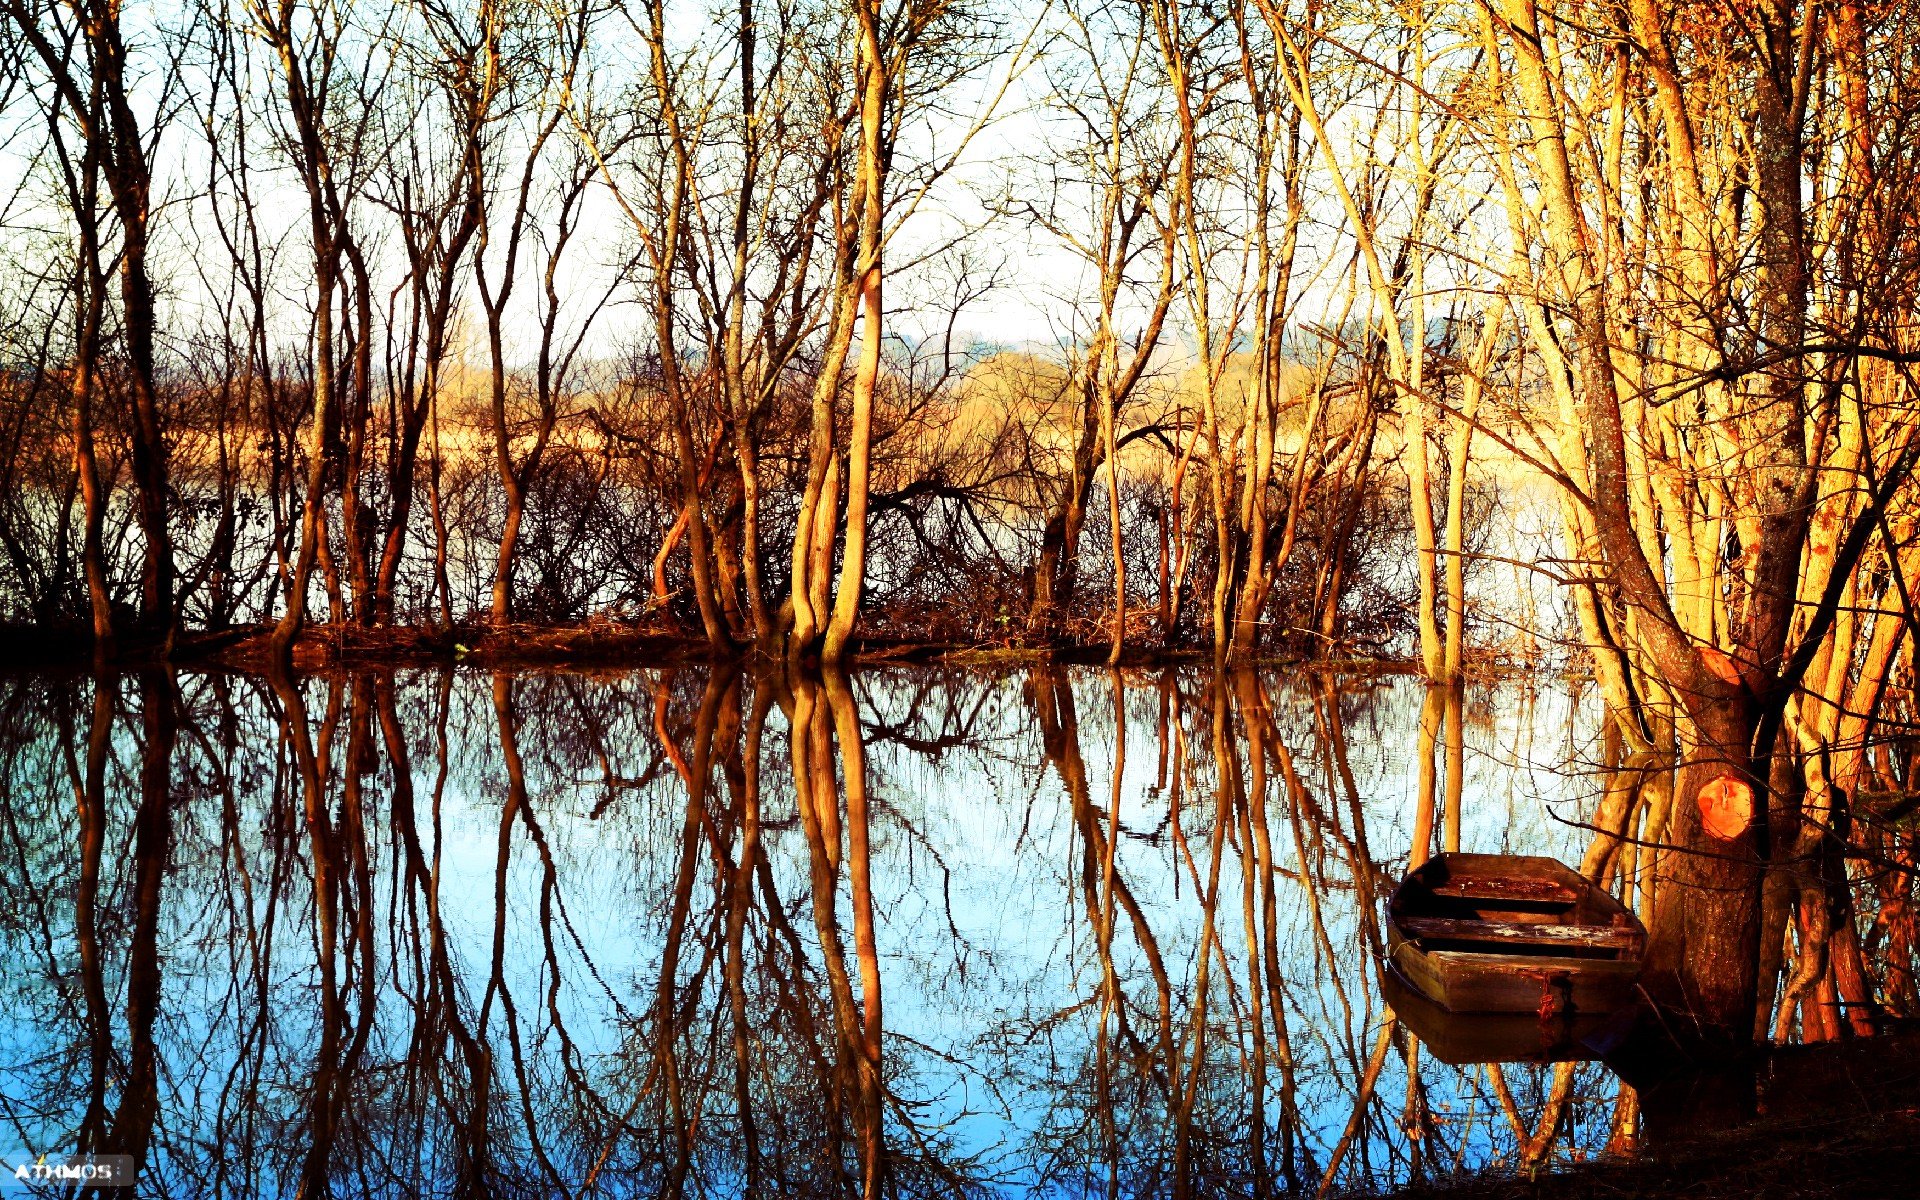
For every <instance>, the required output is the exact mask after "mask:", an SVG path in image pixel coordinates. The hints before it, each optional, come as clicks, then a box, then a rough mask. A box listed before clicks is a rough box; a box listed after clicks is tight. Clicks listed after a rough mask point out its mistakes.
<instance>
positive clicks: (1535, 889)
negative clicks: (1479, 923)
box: [1430, 876, 1580, 904]
mask: <svg viewBox="0 0 1920 1200" xmlns="http://www.w3.org/2000/svg"><path fill="white" fill-rule="evenodd" d="M1430 890H1431V891H1432V892H1433V894H1434V895H1436V896H1442V897H1445V898H1447V899H1449V900H1524V901H1526V902H1528V903H1530V904H1573V903H1575V902H1577V901H1578V900H1579V899H1580V893H1579V892H1577V891H1575V890H1574V889H1573V888H1570V887H1568V886H1567V885H1566V884H1564V883H1556V882H1555V881H1553V880H1551V879H1512V878H1504V879H1503V878H1490V879H1489V878H1479V879H1476V878H1474V877H1473V876H1466V877H1464V878H1462V877H1460V876H1455V877H1454V878H1451V879H1448V880H1446V881H1445V882H1442V883H1436V884H1434V885H1433V886H1432V888H1431V889H1430Z"/></svg>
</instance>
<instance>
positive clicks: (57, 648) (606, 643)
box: [0, 621, 1530, 675]
mask: <svg viewBox="0 0 1920 1200" xmlns="http://www.w3.org/2000/svg"><path fill="white" fill-rule="evenodd" d="M271 633H272V627H271V626H268V625H245V626H234V627H231V628H228V629H222V630H188V631H183V632H181V633H179V634H178V635H176V637H175V640H174V644H173V647H172V650H171V653H162V647H161V646H160V644H159V643H158V642H157V641H155V640H153V639H151V638H142V637H140V636H139V635H128V636H126V637H125V638H124V639H122V640H121V641H120V643H119V645H118V646H117V647H116V648H115V651H114V653H113V654H112V655H110V656H109V657H108V658H106V659H105V660H104V662H99V661H96V659H95V656H94V653H93V641H92V636H91V632H90V631H88V630H86V629H81V628H73V627H60V626H51V627H50V626H41V625H27V624H20V625H0V664H4V667H5V669H10V670H63V669H64V670H81V671H90V670H93V669H95V668H97V667H101V666H104V667H106V668H110V669H113V670H117V671H137V670H140V669H143V668H152V667H158V666H162V665H164V666H169V667H174V668H187V669H194V670H230V671H239V672H244V673H265V672H268V671H270V670H271V663H270V661H269V654H268V649H267V647H268V638H269V637H270V636H271ZM1108 648H1109V647H1108V644H1107V643H1106V642H1105V641H1099V642H1091V643H1089V642H1079V641H1070V640H1062V641H1059V642H1054V643H1051V644H1046V643H1031V644H1004V645H985V646H983V645H978V644H966V643H959V642H951V641H939V640H932V639H911V638H905V637H888V636H868V637H864V638H858V639H856V640H855V642H854V644H853V652H852V654H851V655H850V657H849V659H848V663H847V665H848V666H850V667H874V666H886V665H890V664H899V665H918V666H950V667H961V668H993V667H1012V666H1027V665H1037V664H1045V663H1052V664H1057V665H1061V666H1104V665H1106V660H1107V653H1108ZM778 661H779V660H778V659H776V658H771V657H768V656H765V655H756V654H755V653H754V649H753V647H752V645H751V644H748V645H744V646H741V647H739V648H738V649H737V650H736V652H735V653H733V654H731V655H716V654H714V653H713V652H712V650H711V648H710V647H709V646H708V645H707V643H706V640H705V639H704V638H703V637H700V636H698V635H697V634H689V633H687V632H685V631H683V630H679V629H673V628H667V627H658V626H652V627H650V626H640V625H626V624H614V623H610V622H596V623H587V624H573V625H534V624H527V625H517V624H516V625H507V626H496V625H492V624H490V623H487V622H481V621H473V622H462V623H456V624H454V625H452V626H445V627H443V626H427V625H394V626H380V627H365V626H358V625H329V624H320V625H309V626H308V627H307V628H306V629H305V630H304V631H303V632H302V633H301V635H300V637H299V639H298V640H297V641H296V642H295V643H294V649H293V671H294V672H295V673H296V674H312V673H329V672H334V671H342V670H346V671H351V670H359V669H375V670H378V669H389V668H407V667H430V666H464V667H480V668H488V669H495V670H539V669H568V668H573V669H580V670H596V669H628V668H642V667H658V666H679V665H686V666H692V665H715V664H743V665H744V664H752V663H754V662H759V663H773V662H778ZM1212 661H1213V660H1212V655H1211V654H1210V652H1209V651H1208V649H1207V647H1205V646H1204V645H1202V646H1179V647H1163V646H1153V645H1144V646H1138V647H1134V646H1129V647H1126V648H1125V650H1124V651H1123V653H1122V655H1121V658H1120V661H1119V663H1118V664H1116V665H1117V666H1118V667H1120V668H1123V669H1132V670H1142V669H1146V670H1152V669H1166V668H1177V667H1208V666H1210V665H1211V664H1212ZM1469 662H1470V665H1471V666H1472V667H1473V669H1474V671H1475V673H1476V674H1479V675H1487V674H1508V673H1512V672H1515V671H1525V670H1528V669H1530V668H1529V666H1528V664H1524V663H1517V662H1514V661H1512V660H1511V659H1509V658H1504V657H1502V656H1498V655H1493V654H1487V653H1484V652H1483V653H1482V654H1480V655H1474V656H1470V659H1469ZM1242 666H1245V667H1255V668H1261V669H1269V668H1273V667H1296V668H1301V669H1306V670H1314V671H1328V672H1342V673H1348V674H1377V675H1405V674H1414V675H1418V674H1419V673H1420V663H1419V662H1418V660H1416V659H1409V658H1405V657H1401V656H1396V655H1367V654H1364V653H1353V652H1350V653H1346V654H1342V655H1339V656H1330V657H1313V656H1309V655H1306V654H1302V653H1299V652H1297V651H1292V652H1290V651H1288V650H1286V649H1284V648H1276V649H1274V650H1272V651H1270V652H1268V653H1262V654H1259V655H1256V656H1254V657H1251V658H1241V659H1235V660H1232V661H1230V662H1229V664H1228V667H1229V669H1233V668H1237V667H1242Z"/></svg>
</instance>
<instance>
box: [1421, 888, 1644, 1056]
mask: <svg viewBox="0 0 1920 1200" xmlns="http://www.w3.org/2000/svg"><path fill="white" fill-rule="evenodd" d="M1387 948H1388V952H1389V953H1390V955H1391V956H1392V961H1393V967H1394V969H1395V970H1396V971H1398V972H1399V974H1400V977H1401V978H1402V979H1403V980H1404V981H1405V982H1406V983H1407V984H1408V985H1409V986H1411V987H1412V988H1413V989H1414V990H1415V991H1417V992H1419V993H1420V994H1421V995H1423V996H1425V997H1426V998H1427V999H1429V1000H1431V1001H1433V1002H1434V1003H1435V1004H1438V1005H1440V1006H1441V1007H1442V1008H1445V1009H1446V1010H1447V1011H1449V1012H1455V1013H1534V1014H1537V1015H1538V1016H1540V1017H1541V1018H1543V1019H1544V1018H1548V1017H1559V1016H1567V1015H1573V1014H1581V1015H1586V1014H1604V1013H1608V1012H1611V1011H1613V1010H1615V1009H1617V1008H1619V1007H1621V1006H1622V1005H1623V1004H1625V1003H1626V1001H1627V1000H1628V998H1629V996H1630V995H1631V993H1632V990H1633V984H1634V980H1635V979H1637V978H1638V977H1639V975H1640V966H1641V960H1642V958H1643V956H1644V955H1645V953H1646V948H1647V931H1646V928H1645V927H1644V926H1643V925H1641V924H1640V921H1639V919H1638V918H1637V917H1635V916H1634V915H1633V914H1632V913H1630V912H1628V911H1627V910H1626V909H1625V908H1624V907H1622V906H1621V904H1620V902H1619V901H1618V900H1615V899H1614V898H1613V897H1612V896H1610V895H1608V894H1607V892H1606V891H1605V890H1604V889H1602V888H1599V887H1597V886H1595V885H1594V884H1592V883H1589V882H1588V881H1587V880H1586V879H1584V878H1582V877H1581V876H1580V875H1578V874H1576V873H1574V872H1573V871H1572V870H1570V869H1568V868H1567V867H1566V866H1564V865H1563V864H1561V863H1558V862H1556V861H1554V860H1553V859H1551V858H1533V857H1528V856H1523V855H1510V854H1441V855H1437V856H1436V857H1434V858H1432V859H1429V860H1428V861H1427V862H1426V863H1424V864H1423V865H1421V866H1420V867H1418V868H1416V869H1415V870H1414V871H1412V872H1411V873H1409V874H1408V875H1407V877H1406V879H1404V880H1403V881H1401V884H1400V886H1399V887H1398V888H1395V889H1394V892H1393V895H1392V897H1391V898H1389V899H1388V901H1387Z"/></svg>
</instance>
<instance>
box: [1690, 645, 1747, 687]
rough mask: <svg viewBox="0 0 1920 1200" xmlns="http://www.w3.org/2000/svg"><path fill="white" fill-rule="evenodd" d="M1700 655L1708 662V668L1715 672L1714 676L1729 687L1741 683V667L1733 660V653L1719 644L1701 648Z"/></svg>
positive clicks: (1737, 685)
mask: <svg viewBox="0 0 1920 1200" xmlns="http://www.w3.org/2000/svg"><path fill="white" fill-rule="evenodd" d="M1700 657H1701V659H1702V660H1703V661H1704V662H1705V663H1706V664H1707V670H1709V671H1711V672H1713V675H1714V678H1716V679H1718V680H1719V681H1720V682H1722V683H1724V684H1726V685H1727V686H1729V687H1739V686H1740V685H1741V682H1742V680H1741V678H1740V667H1739V664H1737V663H1735V662H1734V661H1733V656H1732V655H1730V654H1728V653H1727V652H1726V651H1724V650H1722V649H1720V648H1719V647H1717V646H1707V647H1704V648H1702V649H1701V651H1700Z"/></svg>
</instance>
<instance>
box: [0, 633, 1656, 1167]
mask: <svg viewBox="0 0 1920 1200" xmlns="http://www.w3.org/2000/svg"><path fill="white" fill-rule="evenodd" d="M1601 730H1602V722H1601V720H1600V706H1599V703H1598V700H1597V698H1596V697H1594V696H1593V695H1591V694H1590V693H1589V692H1586V691H1582V690H1581V689H1580V688H1579V687H1578V685H1577V684H1568V683H1567V682H1565V681H1564V680H1561V679H1558V678H1537V679H1516V680H1510V681H1501V682H1494V683H1487V684H1479V685H1474V686H1470V687H1469V688H1468V689H1467V690H1466V692H1465V694H1464V697H1459V698H1453V697H1448V696H1447V695H1445V694H1443V693H1440V692H1437V691H1430V690H1429V689H1428V688H1427V687H1426V685H1425V684H1424V683H1423V682H1422V681H1421V680H1418V679H1413V678H1408V677H1401V676H1366V677H1363V676H1340V675H1328V674H1317V673H1313V672H1310V671H1306V670H1303V669H1276V670H1272V671H1263V672H1260V673H1253V672H1250V671H1249V672H1243V673H1239V674H1234V675H1227V676H1223V677H1215V676H1214V675H1212V674H1211V673H1210V672H1206V671H1196V670H1190V669H1180V670H1166V671H1158V670H1156V671H1126V672H1121V673H1111V672H1108V671H1105V670H1097V669H1085V668H1066V667H1047V668H1038V667H1035V668H1027V667H1021V668H1018V669H1013V670H1008V671H1000V672H981V671H962V670H946V669H936V668H912V669H905V668H902V669H880V668H873V669H862V670H858V671H856V672H854V673H853V674H852V675H851V676H842V675H828V676H824V677H823V676H820V675H813V676H796V677H793V678H786V677H783V676H781V675H779V674H761V675H755V674H753V673H743V672H739V671H731V670H725V669H709V668H705V667H681V668H675V669H670V670H650V671H623V672H600V673H523V674H498V675H496V674H489V673H485V672H479V671H472V670H467V669H449V670H416V671H401V672H391V673H386V672H383V673H372V674H343V675H340V676H337V677H321V678H309V679H306V680H303V681H300V682H298V683H292V684H289V683H286V682H280V683H277V684H276V683H274V682H271V681H269V680H267V679H265V678H261V677H255V676H245V675H220V674H177V675H166V674H159V673H150V674H146V675H137V674H136V675H125V676H120V677H114V678H106V679H101V680H96V679H92V678H88V677H84V676H57V675H33V676H9V677H5V678H4V679H0V778H4V780H5V785H6V787H5V792H6V794H5V801H4V805H0V821H3V822H4V824H3V825H0V1149H6V1150H12V1151H15V1152H30V1153H41V1152H47V1153H59V1152H70V1151H75V1150H86V1149H93V1150H101V1151H118V1152H127V1153H133V1154H136V1155H143V1156H144V1159H145V1162H146V1168H145V1172H144V1175H143V1178H142V1182H141V1184H140V1187H139V1192H140V1194H142V1195H149V1194H150V1195H166V1196H220V1197H248V1196H281V1195H295V1194H307V1195H318V1194H326V1193H328V1192H331V1193H333V1194H338V1195H351V1196H379V1197H385V1196H414V1195H468V1194H490V1195H500V1196H584V1195H605V1196H630V1195H632V1196H638V1195H646V1196H653V1195H691V1196H738V1195H746V1194H753V1195H761V1196H769V1197H775V1196H831V1195H848V1196H857V1195H861V1194H862V1193H863V1192H865V1191H872V1192H876V1193H880V1194H885V1195H899V1196H923V1195H924V1196H975V1195H981V1196H1027V1195H1037V1196H1073V1197H1078V1196H1129V1197H1131V1196H1140V1197H1147V1196H1163V1195H1180V1194H1191V1195H1196V1196H1201V1195H1205V1196H1244V1195H1254V1194H1263V1193H1264V1194H1285V1193H1294V1192H1304V1193H1307V1194H1312V1193H1314V1192H1317V1191H1321V1190H1322V1189H1323V1188H1324V1189H1326V1190H1331V1191H1335V1192H1351V1191H1366V1190H1377V1189H1380V1188H1385V1187H1389V1186H1392V1185H1395V1184H1399V1183H1404V1182H1407V1181H1409V1180H1411V1179H1416V1178H1431V1177H1435V1176H1445V1175H1449V1174H1452V1173H1455V1172H1462V1171H1477V1170H1484V1169H1490V1168H1515V1167H1518V1166H1521V1165H1523V1164H1531V1163H1536V1162H1545V1163H1564V1162H1567V1161H1570V1160H1574V1159H1578V1158H1582V1157H1588V1156H1592V1155H1595V1154H1598V1153H1600V1152H1602V1151H1603V1150H1604V1149H1606V1148H1607V1147H1608V1146H1609V1143H1610V1142H1611V1143H1612V1144H1613V1145H1614V1147H1615V1148H1618V1147H1619V1146H1620V1145H1621V1144H1622V1143H1623V1142H1624V1141H1625V1140H1626V1139H1628V1138H1630V1136H1631V1133H1630V1130H1631V1115H1632V1114H1631V1097H1630V1096H1628V1097H1627V1098H1625V1099H1624V1100H1623V1093H1622V1088H1621V1085H1620V1084H1619V1083H1618V1082H1617V1081H1616V1080H1614V1079H1613V1077H1612V1076H1611V1075H1610V1074H1608V1073H1607V1071H1606V1070H1605V1068H1603V1067H1601V1066H1599V1065H1598V1064H1594V1063H1578V1064H1564V1065H1558V1066H1556V1065H1552V1064H1531V1063H1514V1064H1509V1065H1506V1066H1504V1067H1491V1068H1490V1067H1488V1066H1485V1065H1473V1066H1451V1065H1448V1064H1446V1063H1444V1062H1441V1061H1439V1060H1438V1059H1437V1058H1436V1057H1435V1055H1434V1054H1433V1053H1432V1052H1431V1051H1430V1050H1429V1049H1428V1048H1427V1047H1425V1046H1423V1045H1422V1044H1421V1042H1420V1040H1419V1039H1418V1038H1417V1037H1414V1036H1412V1035H1411V1034H1410V1033H1409V1032H1408V1031H1407V1030H1406V1029H1405V1028H1404V1027H1402V1026H1401V1025H1400V1023H1399V1022H1397V1021H1396V1020H1395V1019H1394V1017H1393V1015H1392V1012H1391V1011H1390V1010H1389V1009H1388V1007H1387V1006H1386V1003H1385V1001H1384V999H1383V991H1382V972H1381V966H1382V960H1381V957H1380V956H1381V953H1382V951H1383V949H1384V934H1383V931H1382V927H1381V912H1380V910H1381V902H1382V900H1383V899H1384V897H1385V895H1386V893H1387V891H1388V890H1390V889H1391V887H1392V886H1393V884H1394V883H1395V882H1396V881H1397V880H1398V879H1399V877H1400V876H1401V874H1402V873H1403V872H1404V871H1405V869H1406V867H1407V864H1408V861H1409V856H1410V854H1411V853H1412V852H1413V849H1414V846H1415V844H1416V842H1427V843H1428V844H1430V845H1431V846H1432V847H1433V848H1434V849H1440V848H1444V847H1448V846H1455V845H1457V846H1458V847H1459V848H1461V849H1466V850H1476V851H1494V852H1514V853H1531V854H1548V855H1553V856H1556V857H1559V858H1561V859H1562V860H1564V861H1568V862H1570V863H1575V864H1577V863H1578V862H1579V860H1580V856H1581V852H1582V850H1583V849H1584V848H1585V846H1586V844H1587V842H1588V840H1589V836H1590V835H1589V834H1588V833H1587V831H1586V830H1584V829H1583V828H1582V827H1581V825H1580V821H1581V820H1582V819H1583V818H1584V817H1586V816H1587V815H1588V814H1589V813H1590V812H1591V811H1592V808H1593V806H1594V804H1595V803H1596V802H1597V799H1598V796H1599V794H1600V792H1601V790H1602V784H1603V778H1604V775H1603V772H1602V770H1601V766H1600V764H1602V763H1603V762H1605V761H1606V759H1607V753H1606V751H1607V747H1606V745H1605V739H1604V738H1603V736H1602V732H1601ZM8 1161H12V1159H11V1158H9V1159H8Z"/></svg>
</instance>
